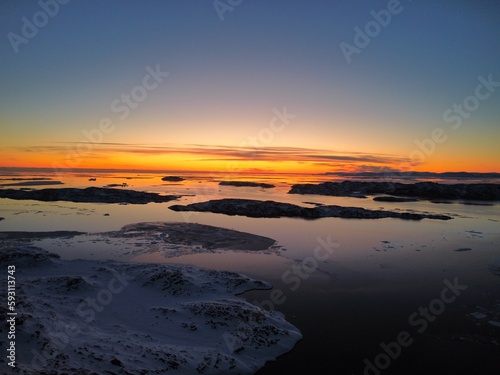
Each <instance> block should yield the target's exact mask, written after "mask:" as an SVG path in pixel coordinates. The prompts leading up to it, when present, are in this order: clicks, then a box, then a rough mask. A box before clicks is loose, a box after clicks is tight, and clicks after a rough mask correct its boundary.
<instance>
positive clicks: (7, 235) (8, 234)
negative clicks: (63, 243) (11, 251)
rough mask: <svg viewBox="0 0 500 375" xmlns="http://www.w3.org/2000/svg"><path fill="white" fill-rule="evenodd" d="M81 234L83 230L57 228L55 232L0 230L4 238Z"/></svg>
mask: <svg viewBox="0 0 500 375" xmlns="http://www.w3.org/2000/svg"><path fill="white" fill-rule="evenodd" d="M81 234H85V232H76V231H66V230H59V231H55V232H20V231H9V232H0V238H1V239H4V240H32V239H42V238H64V237H74V236H78V235H81Z"/></svg>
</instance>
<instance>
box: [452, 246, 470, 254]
mask: <svg viewBox="0 0 500 375" xmlns="http://www.w3.org/2000/svg"><path fill="white" fill-rule="evenodd" d="M471 250H472V249H471V248H470V247H462V248H460V249H456V250H455V251H458V252H459V253H461V252H464V251H471Z"/></svg>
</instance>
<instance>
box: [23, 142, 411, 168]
mask: <svg viewBox="0 0 500 375" xmlns="http://www.w3.org/2000/svg"><path fill="white" fill-rule="evenodd" d="M58 143H59V142H58ZM82 144H84V145H92V147H91V148H89V149H88V150H89V151H88V154H92V155H93V156H96V157H99V156H104V155H111V154H117V153H120V154H135V155H145V156H148V155H151V156H162V155H164V156H168V155H174V154H175V155H191V156H193V157H195V158H196V160H199V161H248V160H250V161H269V162H283V161H294V162H312V163H318V162H341V163H373V164H382V165H390V164H395V163H402V162H407V161H408V159H407V158H403V157H400V156H395V155H387V154H367V153H362V152H338V151H333V150H324V149H312V148H300V147H232V146H203V145H144V144H127V143H99V144H92V143H90V142H88V143H85V142H68V143H64V145H65V146H59V145H57V146H55V145H47V146H32V147H20V148H16V151H17V152H21V153H27V152H37V153H43V152H60V153H64V154H67V153H68V152H72V150H75V151H74V152H77V151H76V150H78V145H82Z"/></svg>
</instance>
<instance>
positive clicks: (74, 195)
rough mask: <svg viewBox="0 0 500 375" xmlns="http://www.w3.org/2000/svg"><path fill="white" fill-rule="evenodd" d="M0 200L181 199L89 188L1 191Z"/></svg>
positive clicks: (91, 200) (145, 200) (136, 192)
mask: <svg viewBox="0 0 500 375" xmlns="http://www.w3.org/2000/svg"><path fill="white" fill-rule="evenodd" d="M0 198H10V199H17V200H23V199H32V200H37V201H44V202H53V201H67V202H87V203H91V202H92V203H123V202H126V203H133V204H146V203H151V202H155V203H161V202H169V201H171V200H175V199H177V198H179V196H177V195H159V194H157V193H146V192H142V191H135V190H124V189H108V188H98V187H88V188H86V189H76V188H62V189H40V190H29V191H25V190H15V189H3V190H2V189H0Z"/></svg>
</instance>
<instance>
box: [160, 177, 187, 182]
mask: <svg viewBox="0 0 500 375" xmlns="http://www.w3.org/2000/svg"><path fill="white" fill-rule="evenodd" d="M161 180H162V181H169V182H180V181H184V180H185V178H182V177H178V176H165V177H163V178H162V179H161Z"/></svg>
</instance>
